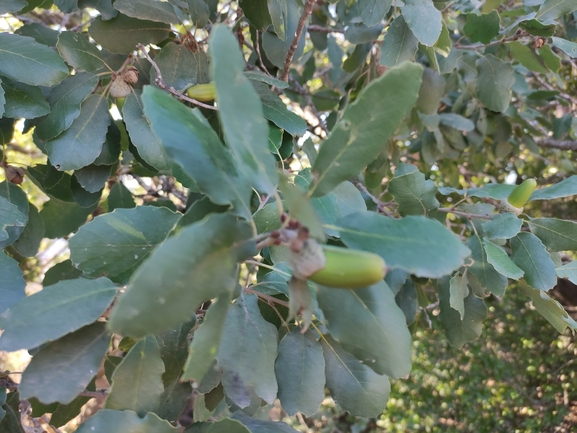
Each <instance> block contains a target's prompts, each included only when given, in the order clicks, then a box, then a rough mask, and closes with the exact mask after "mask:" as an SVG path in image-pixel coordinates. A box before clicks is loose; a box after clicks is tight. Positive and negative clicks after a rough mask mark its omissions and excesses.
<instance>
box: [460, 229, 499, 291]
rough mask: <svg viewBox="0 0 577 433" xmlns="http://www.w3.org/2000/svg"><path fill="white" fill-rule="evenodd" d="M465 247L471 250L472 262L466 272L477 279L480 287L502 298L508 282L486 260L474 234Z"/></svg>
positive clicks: (477, 236) (478, 238)
mask: <svg viewBox="0 0 577 433" xmlns="http://www.w3.org/2000/svg"><path fill="white" fill-rule="evenodd" d="M466 245H467V246H468V247H469V248H470V249H471V258H472V259H473V260H474V262H473V264H472V265H471V266H470V267H469V268H468V272H469V273H470V274H473V275H474V276H475V277H477V279H478V280H479V283H480V284H481V286H482V287H484V288H485V289H487V290H489V291H490V292H491V293H494V294H495V295H497V296H503V295H504V294H505V289H506V288H507V283H508V280H507V278H506V277H504V276H503V275H501V274H500V273H499V272H498V271H497V270H495V268H494V267H493V265H492V264H491V262H490V261H489V260H488V259H487V253H486V252H485V249H484V248H483V245H482V241H481V238H480V237H479V235H478V234H476V233H475V234H474V235H473V236H471V237H470V238H469V239H467V242H466Z"/></svg>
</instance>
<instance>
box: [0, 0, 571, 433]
mask: <svg viewBox="0 0 577 433" xmlns="http://www.w3.org/2000/svg"><path fill="white" fill-rule="evenodd" d="M574 11H577V1H576V0H545V1H539V0H530V1H529V0H527V1H525V2H516V1H513V2H507V3H503V4H502V2H501V1H500V0H488V1H486V2H484V3H477V2H469V1H465V0H463V1H456V2H450V3H449V2H433V1H431V0H406V1H404V2H396V3H395V4H394V5H393V4H392V1H391V0H383V1H378V0H356V1H355V0H334V1H322V0H302V1H299V0H267V1H265V0H250V1H249V0H244V1H239V2H234V1H233V2H219V1H218V0H187V1H184V0H170V1H156V0H114V1H113V0H98V1H95V0H54V1H53V0H7V1H2V2H0V13H1V14H4V15H2V17H1V18H0V28H1V29H2V30H3V32H1V33H0V84H1V87H0V115H1V116H2V117H1V119H0V140H1V141H2V143H1V144H2V145H3V150H2V154H1V166H2V167H3V169H4V170H3V172H4V181H3V182H2V183H0V246H1V247H2V248H3V249H4V253H2V254H0V275H2V279H1V280H0V329H3V333H2V335H1V336H0V350H1V351H5V352H15V351H18V350H22V349H25V350H28V351H29V352H30V354H31V355H32V360H31V362H30V364H29V365H28V366H27V367H26V369H25V371H24V372H23V373H22V375H21V379H20V380H18V381H17V382H18V383H16V382H13V381H12V379H11V378H10V377H9V376H3V377H2V378H0V380H1V381H0V403H2V409H1V410H0V431H2V432H3V433H4V432H10V433H12V432H21V431H23V430H22V429H23V427H22V425H21V420H22V422H23V423H24V424H31V425H32V427H33V428H39V424H40V423H41V422H42V423H49V424H50V425H53V426H55V427H60V426H62V425H64V424H66V423H67V422H68V421H69V420H71V419H72V418H74V417H76V416H77V415H78V414H79V413H80V411H81V408H82V406H83V405H84V404H85V403H86V402H87V401H88V400H89V398H91V397H94V398H95V399H96V402H97V403H96V407H94V408H93V409H100V410H98V412H97V413H96V414H95V415H93V416H92V417H90V418H88V419H87V420H86V421H85V422H83V423H81V425H80V426H79V427H78V429H77V430H76V431H78V432H79V433H82V432H89V431H99V432H108V433H114V432H125V431H139V432H142V433H152V432H154V433H164V432H167V433H168V432H175V431H183V430H184V431H187V432H197V431H199V432H200V431H202V432H205V431H207V432H208V431H210V432H213V433H214V432H219V431H226V432H231V433H236V432H239V433H246V432H253V433H254V432H261V431H279V432H289V431H294V430H293V429H292V427H290V426H289V425H288V424H285V423H283V422H273V421H264V420H262V419H260V418H261V415H262V413H264V412H265V411H267V410H269V409H270V408H271V407H273V406H274V405H275V404H276V405H277V409H278V408H279V407H281V408H282V410H283V411H284V413H286V414H287V415H288V416H289V417H293V416H296V417H297V418H298V419H301V420H302V416H303V415H305V416H313V415H314V414H315V413H316V412H317V411H318V410H319V407H321V403H323V401H325V399H326V398H327V397H328V396H330V397H331V398H332V399H333V401H334V402H335V403H336V404H337V405H338V407H339V408H340V409H342V410H344V411H348V412H349V413H350V414H351V415H352V416H358V417H364V418H376V417H378V416H379V415H380V414H381V413H382V412H383V410H387V409H388V410H389V411H390V412H389V413H390V416H391V417H394V416H395V413H397V411H398V410H399V407H398V406H395V405H394V404H392V403H394V402H396V401H399V399H402V398H403V397H402V394H403V392H404V391H403V388H402V385H400V386H401V387H399V385H398V384H400V383H402V382H393V384H394V386H393V388H392V389H393V391H391V384H390V382H389V381H390V379H400V378H405V377H407V376H408V377H409V378H411V377H412V378H413V379H415V378H418V377H419V374H420V370H418V369H417V370H416V371H415V374H414V375H413V376H410V375H411V358H412V346H413V345H412V341H411V333H413V334H415V333H416V334H417V335H418V336H422V333H423V332H425V333H426V332H430V331H427V330H426V329H427V326H429V324H430V326H432V327H433V329H442V333H443V334H444V335H445V336H446V341H447V342H448V343H444V344H445V345H446V344H451V345H452V346H456V347H460V346H463V345H464V344H466V343H468V342H471V341H473V340H475V339H476V338H477V337H479V335H481V331H482V323H483V321H484V320H485V319H486V318H487V304H488V303H490V304H491V308H492V309H499V308H502V306H501V302H497V301H501V300H502V302H504V303H507V302H508V297H507V296H506V292H507V290H510V289H508V287H510V285H511V284H514V285H515V287H517V289H516V290H518V292H519V294H520V296H524V297H525V298H526V299H527V300H530V301H531V304H532V305H533V307H534V309H535V310H536V311H537V312H538V313H540V314H541V315H542V316H543V317H544V318H545V319H546V320H547V321H548V322H549V323H550V326H551V327H552V329H555V330H556V331H558V332H559V333H567V338H571V337H569V333H570V332H574V331H575V329H577V323H576V322H575V321H574V320H573V319H572V318H571V317H570V316H569V314H568V313H567V312H566V311H565V309H564V308H563V306H562V305H561V304H560V303H559V302H558V301H557V300H555V298H554V297H552V296H551V295H550V294H551V289H553V287H554V286H555V285H556V284H557V281H558V278H567V279H568V280H569V281H570V282H572V283H575V284H577V261H574V260H573V259H574V257H575V256H574V254H575V253H574V251H577V222H575V221H574V220H575V219H577V209H576V207H575V204H574V196H575V195H577V176H575V175H574V172H575V165H574V160H575V152H576V151H577V141H575V134H576V133H575V130H574V128H573V116H572V110H573V108H574V107H575V105H576V104H577V97H574V96H573V95H572V93H573V90H574V89H575V83H574V79H573V74H574V73H575V72H577V64H575V63H574V60H573V58H574V57H577V43H575V42H573V40H574V39H577V14H575V12H574ZM198 85H203V87H195V86H198ZM206 85H208V86H206ZM193 98H196V99H193ZM24 143H26V144H24ZM22 154H27V155H28V156H30V158H29V160H27V163H26V165H25V166H24V167H21V166H20V165H19V164H18V162H19V161H22V159H21V158H22ZM530 178H535V179H536V183H537V189H536V190H535V191H534V192H533V193H532V194H531V195H530V197H529V200H528V203H527V204H525V205H524V203H523V202H524V201H525V199H524V198H523V196H524V195H527V196H529V193H530V191H528V192H527V190H526V189H525V191H521V192H519V190H516V191H515V193H514V194H513V195H514V196H515V199H512V198H510V195H511V193H512V192H513V191H514V190H515V184H521V183H522V182H523V181H524V180H526V179H530ZM529 183H530V182H529ZM527 185H528V184H527V183H526V184H524V185H523V187H521V188H522V189H524V188H526V187H527ZM525 193H526V194H525ZM508 198H510V201H507V199H508ZM510 202H511V203H512V204H514V205H515V206H511V203H510ZM523 205H524V206H523ZM47 239H48V240H52V241H50V242H47ZM322 243H328V244H330V245H333V246H337V247H340V248H341V249H342V250H340V251H341V253H342V254H344V255H345V256H346V255H347V254H348V257H350V258H351V260H350V262H347V260H340V259H339V261H338V263H337V262H331V261H330V260H329V254H328V253H327V254H325V253H323V251H327V250H323V249H322V248H321V247H320V245H319V244H322ZM57 245H60V247H61V248H65V249H66V251H67V252H68V251H69V258H68V257H66V260H63V261H61V262H60V263H53V262H50V263H49V266H47V267H48V269H44V264H43V261H42V256H43V255H44V254H46V251H47V250H49V249H50V248H53V247H54V248H57ZM55 246H56V247H55ZM352 250H361V251H364V252H368V253H372V254H375V256H369V257H373V258H374V260H372V259H371V260H369V261H367V262H366V263H371V264H374V266H373V265H371V266H372V269H370V270H371V272H370V274H371V275H377V279H376V281H377V282H376V283H375V284H373V285H370V286H368V287H363V288H358V289H354V290H348V289H347V288H344V289H336V288H334V287H329V286H323V285H320V284H315V283H313V282H312V281H309V280H308V277H310V276H312V277H313V279H314V278H315V277H314V276H315V275H316V274H315V272H316V271H318V270H319V269H321V268H323V266H326V267H325V271H327V270H329V271H332V270H334V274H335V276H338V275H340V274H339V273H342V272H345V273H346V272H353V273H354V271H355V269H352V267H351V266H352V263H353V262H355V261H356V263H359V262H358V260H359V257H360V256H359V255H358V254H359V253H358V252H352ZM39 253H40V254H39ZM341 253H339V254H341ZM355 254H357V255H355ZM353 255H355V256H354V259H353ZM377 256H380V258H379V257H377ZM381 259H383V260H384V261H385V263H386V267H387V271H388V272H387V275H386V277H385V278H384V279H382V274H380V272H381V269H380V268H379V266H380V264H381V263H382V260H381ZM325 261H326V264H325ZM335 263H336V264H335ZM373 271H374V272H373ZM329 273H330V272H329ZM42 275H43V279H42V285H41V290H40V288H38V289H39V290H35V291H34V292H35V293H32V291H33V290H32V289H31V288H32V286H31V285H28V286H27V282H28V283H30V282H33V281H35V280H36V279H37V278H38V277H39V276H40V277H42ZM345 277H346V278H351V277H350V274H347V275H345V276H343V277H340V278H339V277H335V278H326V276H325V277H323V279H322V281H323V283H324V284H331V285H338V282H339V279H341V280H342V281H350V280H348V279H345ZM352 278H356V277H355V276H354V275H353V277H352ZM316 281H319V280H318V279H316ZM363 281H365V280H363ZM333 283H334V284H333ZM341 285H342V284H341ZM353 286H354V284H353V283H351V287H349V288H350V289H352V287H353ZM26 287H28V291H26V290H25V289H26ZM27 295H28V296H27ZM503 298H504V299H503ZM515 305H517V308H519V309H523V311H524V314H537V313H536V312H532V311H531V312H529V311H525V308H526V307H525V304H524V303H523V302H521V303H516V304H515ZM507 307H508V308H511V307H510V305H508V306H507ZM432 313H434V314H432ZM512 317H513V316H512ZM416 318H418V319H419V320H416ZM511 320H512V318H511ZM433 322H434V325H433ZM503 326H504V329H505V330H504V333H505V334H506V333H507V331H506V329H507V327H508V326H514V325H507V324H506V322H505V321H504V325H503ZM418 341H422V339H420V340H418ZM537 343H538V341H537ZM496 344H497V343H496ZM439 347H441V348H442V347H444V346H443V345H440V346H439ZM474 347H475V346H469V348H470V349H469V353H472V354H474V350H475V349H474ZM440 353H442V351H441V352H439V351H435V350H432V351H431V352H430V355H429V356H430V357H431V358H434V357H436V356H440ZM520 353H522V350H521V349H520ZM420 361H422V360H420ZM429 361H430V366H429V368H430V369H431V371H435V368H436V367H434V366H433V365H434V364H435V362H436V361H435V360H434V359H430V360H429ZM419 365H420V366H425V368H426V366H427V364H426V363H423V362H421V363H420V364H419ZM540 366H545V367H543V368H547V366H548V364H547V363H545V361H544V363H543V364H540ZM448 368H456V367H455V366H454V365H453V366H451V367H448ZM494 368H495V369H498V368H500V367H499V363H498V362H496V364H495V366H494ZM490 371H491V368H489V369H488V371H487V374H488V375H489V372H490ZM490 376H491V377H487V381H489V380H492V381H495V380H497V379H496V377H497V375H495V377H492V376H493V375H490ZM524 385H525V384H522V385H520V386H521V387H523V386H524ZM463 386H464V385H463ZM423 392H424V393H426V392H428V391H426V390H424V391H423ZM463 392H470V393H471V395H477V394H479V392H480V390H479V389H477V388H475V387H474V386H471V389H469V390H468V391H463ZM389 397H390V398H389ZM479 398H481V397H479ZM389 401H390V402H391V403H389V404H388V402H389ZM263 406H264V408H263ZM323 407H324V405H323ZM18 409H20V410H21V412H22V416H18V415H17V411H18ZM191 409H192V418H191V417H190V411H191ZM449 409H451V408H446V410H447V413H448V414H449V417H450V414H451V411H450V410H449ZM452 410H454V411H455V410H461V409H460V408H458V407H454V408H452ZM45 414H48V415H45ZM407 415H408V416H410V417H411V418H412V419H414V424H417V425H418V424H420V423H421V422H422V423H423V428H425V426H426V424H427V422H428V421H427V420H426V419H424V420H421V418H420V417H419V414H418V413H417V414H415V415H416V416H417V418H414V414H413V413H410V410H408V412H407ZM515 420H516V418H513V420H512V421H511V420H510V417H508V415H507V414H506V413H503V414H501V416H500V418H499V419H497V420H495V423H494V424H491V425H494V426H495V428H507V429H508V428H509V427H510V426H512V425H514V424H515V422H516V421H515ZM303 422H304V420H303ZM28 427H29V426H27V428H28ZM367 428H371V425H370V424H369V425H368V427H367ZM407 428H408V427H407ZM413 428H419V427H414V426H413Z"/></svg>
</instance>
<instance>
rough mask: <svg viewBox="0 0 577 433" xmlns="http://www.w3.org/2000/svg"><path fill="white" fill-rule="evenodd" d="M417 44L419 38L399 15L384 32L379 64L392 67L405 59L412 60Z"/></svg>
mask: <svg viewBox="0 0 577 433" xmlns="http://www.w3.org/2000/svg"><path fill="white" fill-rule="evenodd" d="M418 46H419V40H418V39H417V38H416V37H415V35H413V32H411V29H410V28H409V26H408V25H407V23H406V21H405V18H404V17H403V16H402V15H399V16H398V17H397V18H395V19H394V20H393V22H392V23H391V25H390V27H389V30H388V31H387V33H386V34H385V40H384V42H383V45H382V46H381V60H380V62H381V65H384V66H389V67H393V66H397V65H399V64H401V63H402V62H404V61H405V60H413V58H414V57H415V53H416V52H417V48H418Z"/></svg>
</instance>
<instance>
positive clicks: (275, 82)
mask: <svg viewBox="0 0 577 433" xmlns="http://www.w3.org/2000/svg"><path fill="white" fill-rule="evenodd" d="M281 1H282V0H281ZM244 76H245V77H246V78H248V79H249V80H251V81H253V82H254V81H260V82H262V83H266V84H268V85H270V86H275V87H276V88H278V89H286V88H287V87H288V86H289V84H288V83H287V82H286V81H282V80H279V79H278V78H275V77H272V76H270V75H267V74H265V73H264V72H260V71H244ZM257 91H258V89H257ZM273 93H274V92H273Z"/></svg>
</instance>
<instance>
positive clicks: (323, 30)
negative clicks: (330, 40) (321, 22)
mask: <svg viewBox="0 0 577 433" xmlns="http://www.w3.org/2000/svg"><path fill="white" fill-rule="evenodd" d="M307 30H308V31H309V32H318V33H344V32H345V31H344V30H341V29H331V28H329V27H323V26H317V25H315V24H311V25H310V26H308V27H307Z"/></svg>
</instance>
